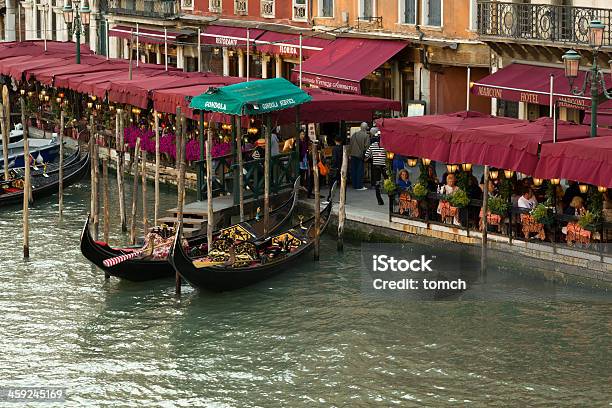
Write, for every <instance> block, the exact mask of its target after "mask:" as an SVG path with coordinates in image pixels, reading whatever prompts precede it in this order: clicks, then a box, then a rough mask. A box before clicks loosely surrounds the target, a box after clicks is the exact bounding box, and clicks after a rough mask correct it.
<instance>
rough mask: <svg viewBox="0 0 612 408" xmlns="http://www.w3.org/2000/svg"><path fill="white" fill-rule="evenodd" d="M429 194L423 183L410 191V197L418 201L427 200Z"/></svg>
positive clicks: (417, 184)
mask: <svg viewBox="0 0 612 408" xmlns="http://www.w3.org/2000/svg"><path fill="white" fill-rule="evenodd" d="M427 194H429V191H428V190H427V187H426V186H425V185H423V184H421V183H416V184H414V185H413V186H412V188H411V190H410V195H411V196H412V198H414V199H415V200H418V201H421V200H423V199H425V198H427Z"/></svg>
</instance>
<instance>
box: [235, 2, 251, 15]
mask: <svg viewBox="0 0 612 408" xmlns="http://www.w3.org/2000/svg"><path fill="white" fill-rule="evenodd" d="M234 14H236V15H237V16H246V15H247V14H249V6H248V3H247V0H234Z"/></svg>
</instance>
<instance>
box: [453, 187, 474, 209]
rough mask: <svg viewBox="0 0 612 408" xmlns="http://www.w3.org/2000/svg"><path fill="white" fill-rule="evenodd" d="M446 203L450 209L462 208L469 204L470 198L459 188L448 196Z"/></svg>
mask: <svg viewBox="0 0 612 408" xmlns="http://www.w3.org/2000/svg"><path fill="white" fill-rule="evenodd" d="M447 201H448V202H449V203H450V205H451V207H455V208H464V207H467V205H468V204H469V203H470V198H469V197H468V195H467V193H466V192H465V191H464V190H462V189H460V188H459V189H457V191H455V192H454V193H453V194H450V195H448V199H447Z"/></svg>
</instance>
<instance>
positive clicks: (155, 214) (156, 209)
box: [153, 111, 161, 226]
mask: <svg viewBox="0 0 612 408" xmlns="http://www.w3.org/2000/svg"><path fill="white" fill-rule="evenodd" d="M153 114H154V115H155V203H154V204H153V225H155V226H157V220H158V219H159V166H160V161H161V157H160V153H159V116H158V115H157V111H154V112H153Z"/></svg>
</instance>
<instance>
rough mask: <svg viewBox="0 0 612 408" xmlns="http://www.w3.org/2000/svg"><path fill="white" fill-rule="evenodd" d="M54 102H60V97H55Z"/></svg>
mask: <svg viewBox="0 0 612 408" xmlns="http://www.w3.org/2000/svg"><path fill="white" fill-rule="evenodd" d="M55 102H57V103H58V104H61V103H62V98H60V97H59V96H58V97H57V98H55Z"/></svg>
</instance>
